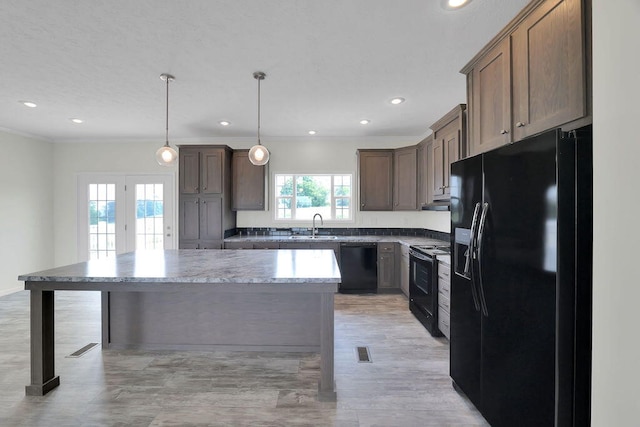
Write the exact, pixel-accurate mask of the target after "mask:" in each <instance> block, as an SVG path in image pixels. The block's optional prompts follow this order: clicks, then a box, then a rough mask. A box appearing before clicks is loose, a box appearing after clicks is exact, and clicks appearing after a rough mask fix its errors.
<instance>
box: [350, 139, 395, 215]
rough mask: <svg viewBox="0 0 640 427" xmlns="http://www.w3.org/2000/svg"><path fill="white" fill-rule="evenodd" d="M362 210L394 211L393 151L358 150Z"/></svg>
mask: <svg viewBox="0 0 640 427" xmlns="http://www.w3.org/2000/svg"><path fill="white" fill-rule="evenodd" d="M358 171H359V178H360V210H361V211H390V210H393V150H358Z"/></svg>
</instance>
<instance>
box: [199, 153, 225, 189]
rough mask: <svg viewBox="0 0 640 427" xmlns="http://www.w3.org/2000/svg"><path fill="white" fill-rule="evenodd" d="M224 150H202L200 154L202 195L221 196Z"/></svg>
mask: <svg viewBox="0 0 640 427" xmlns="http://www.w3.org/2000/svg"><path fill="white" fill-rule="evenodd" d="M223 157H224V150H221V149H207V150H202V153H201V154H200V159H201V168H200V176H201V177H202V179H201V183H202V188H201V189H200V192H201V193H202V194H222V190H223V188H224V187H223V172H224V162H223Z"/></svg>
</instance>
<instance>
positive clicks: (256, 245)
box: [253, 242, 280, 249]
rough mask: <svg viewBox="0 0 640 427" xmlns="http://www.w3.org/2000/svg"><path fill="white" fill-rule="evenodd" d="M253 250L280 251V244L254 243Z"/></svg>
mask: <svg viewBox="0 0 640 427" xmlns="http://www.w3.org/2000/svg"><path fill="white" fill-rule="evenodd" d="M253 249H280V244H279V243H278V242H264V243H254V244H253Z"/></svg>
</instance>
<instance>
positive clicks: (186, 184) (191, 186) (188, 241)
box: [178, 145, 236, 249]
mask: <svg viewBox="0 0 640 427" xmlns="http://www.w3.org/2000/svg"><path fill="white" fill-rule="evenodd" d="M179 168H180V170H179V180H180V182H179V186H178V188H179V190H180V191H179V192H180V194H179V201H178V205H179V209H178V218H179V219H178V223H179V224H178V225H179V227H178V228H179V240H180V242H179V247H180V248H181V249H187V248H193V249H221V248H222V241H223V239H224V236H225V234H226V233H227V232H232V231H233V230H234V229H235V226H236V214H235V212H232V211H231V149H230V148H229V147H227V146H206V145H204V146H203V145H191V146H182V147H180V151H179Z"/></svg>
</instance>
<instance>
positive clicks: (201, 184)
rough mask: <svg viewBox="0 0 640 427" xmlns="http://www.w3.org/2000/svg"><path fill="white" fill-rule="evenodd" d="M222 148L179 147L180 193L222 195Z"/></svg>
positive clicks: (223, 151) (223, 154) (223, 155)
mask: <svg viewBox="0 0 640 427" xmlns="http://www.w3.org/2000/svg"><path fill="white" fill-rule="evenodd" d="M224 157H225V149H224V148H201V147H199V146H192V147H187V146H185V147H181V148H180V156H179V161H180V165H179V169H180V178H179V179H180V193H182V194H222V192H223V189H224V187H223V171H224V167H223V160H224Z"/></svg>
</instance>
